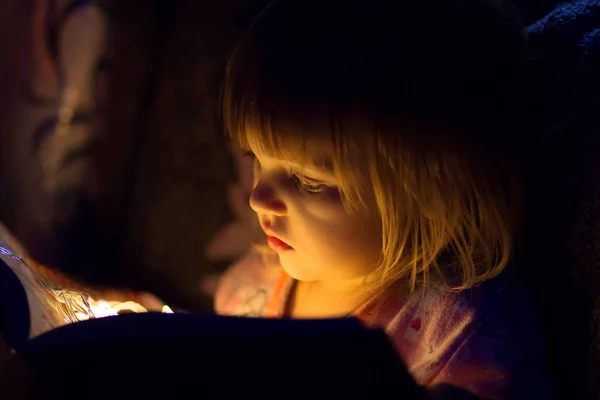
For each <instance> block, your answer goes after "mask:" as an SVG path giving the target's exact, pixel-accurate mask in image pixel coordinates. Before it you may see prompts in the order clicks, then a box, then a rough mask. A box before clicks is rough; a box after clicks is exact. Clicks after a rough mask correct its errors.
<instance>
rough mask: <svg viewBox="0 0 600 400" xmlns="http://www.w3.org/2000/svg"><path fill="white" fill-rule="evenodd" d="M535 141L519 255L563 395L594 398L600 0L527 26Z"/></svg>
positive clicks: (599, 339)
mask: <svg viewBox="0 0 600 400" xmlns="http://www.w3.org/2000/svg"><path fill="white" fill-rule="evenodd" d="M525 32H526V34H527V36H528V39H529V46H530V48H529V51H530V63H531V67H532V72H533V74H532V81H533V84H534V93H535V96H534V101H533V104H532V105H531V114H532V115H534V116H535V118H536V119H537V129H536V131H535V132H532V134H537V140H536V142H537V146H536V148H535V150H534V151H533V152H532V153H535V154H532V156H531V157H532V159H531V160H530V161H531V167H532V168H531V175H530V177H529V178H530V180H529V182H528V186H529V189H530V190H531V192H530V194H531V195H530V196H529V200H530V203H529V227H530V229H529V232H528V233H529V238H528V242H527V244H526V246H524V254H525V256H524V257H523V258H522V259H523V260H524V261H525V262H524V263H523V267H522V269H523V271H522V272H523V274H524V275H526V276H527V277H528V280H529V283H530V285H531V287H532V292H533V293H534V295H535V296H536V298H537V300H538V305H539V309H540V313H541V315H542V316H543V317H544V319H545V322H546V324H547V333H548V340H549V350H550V353H551V356H552V358H553V360H551V361H552V363H553V365H554V372H555V379H554V381H555V382H557V383H558V384H559V385H560V386H561V389H562V396H561V398H577V399H579V398H582V399H587V398H594V399H600V382H599V381H598V380H597V377H599V376H600V201H599V200H600V1H599V0H588V1H573V2H565V3H562V4H559V5H558V6H556V7H555V8H554V9H553V10H552V11H551V12H549V13H547V14H546V15H544V16H543V17H542V18H540V19H538V20H537V21H536V22H534V23H533V24H531V25H529V26H528V27H527V28H526V31H525Z"/></svg>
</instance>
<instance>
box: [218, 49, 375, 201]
mask: <svg viewBox="0 0 600 400" xmlns="http://www.w3.org/2000/svg"><path fill="white" fill-rule="evenodd" d="M251 49H252V47H251V46H250V45H249V44H248V43H247V41H246V42H245V41H242V42H241V43H240V45H239V46H238V48H237V49H236V50H235V52H234V53H233V55H232V57H231V59H230V61H229V64H228V69H227V73H226V77H225V86H224V92H223V114H224V115H223V116H224V123H225V129H226V131H227V134H228V136H229V137H230V138H231V139H232V140H233V141H234V142H236V144H237V145H239V146H240V147H241V148H242V149H245V150H248V151H252V152H255V153H260V154H262V155H264V156H266V157H270V158H276V159H281V160H286V161H291V162H294V163H296V164H299V165H301V166H303V167H312V168H318V169H327V170H329V171H331V172H332V173H333V174H334V175H335V177H336V181H337V182H338V187H339V189H340V192H341V193H342V199H343V200H344V204H345V206H346V207H347V209H348V210H353V209H356V208H357V207H358V206H359V204H361V203H362V201H363V199H362V198H361V194H360V190H359V188H360V187H361V182H363V180H364V179H363V178H364V177H362V176H361V171H360V169H359V168H358V167H357V166H356V163H353V162H352V161H351V160H354V161H355V160H356V159H357V155H360V154H361V153H363V152H364V149H365V146H368V145H369V142H373V140H372V138H371V139H369V138H370V137H371V136H369V135H365V134H364V133H365V128H364V126H365V120H366V118H360V117H358V116H359V115H365V114H366V113H360V112H357V110H353V111H352V112H350V111H348V110H346V111H340V110H343V108H342V107H340V106H338V105H336V104H335V102H332V101H331V100H330V99H331V96H330V95H329V93H327V90H326V88H320V90H316V89H315V88H314V87H313V88H312V90H310V93H307V92H306V93H300V92H298V91H295V90H290V88H289V86H288V85H287V83H282V84H280V85H277V84H276V82H273V81H271V82H270V83H269V84H264V85H261V84H259V82H261V81H264V74H265V71H264V70H261V66H260V62H259V60H258V59H259V57H260V53H253V52H252V51H251ZM262 69H264V68H262ZM280 82H282V81H280ZM359 119H362V120H363V121H359ZM361 137H362V138H363V139H365V140H361V139H360V138H361Z"/></svg>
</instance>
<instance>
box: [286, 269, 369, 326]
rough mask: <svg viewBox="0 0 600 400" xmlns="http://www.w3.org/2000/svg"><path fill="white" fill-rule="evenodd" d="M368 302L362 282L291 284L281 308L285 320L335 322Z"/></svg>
mask: <svg viewBox="0 0 600 400" xmlns="http://www.w3.org/2000/svg"><path fill="white" fill-rule="evenodd" d="M369 300H370V296H369V293H367V292H366V291H365V289H364V280H363V279H362V278H360V279H356V280H352V281H344V282H336V283H332V282H321V281H318V282H317V281H315V282H305V281H295V282H294V284H293V286H292V289H291V290H290V295H289V296H288V301H287V304H286V307H285V316H286V317H289V318H298V319H302V318H339V317H347V316H350V315H352V314H354V313H355V312H356V311H357V310H358V309H359V308H360V307H361V306H362V305H363V304H365V303H366V302H368V301H369Z"/></svg>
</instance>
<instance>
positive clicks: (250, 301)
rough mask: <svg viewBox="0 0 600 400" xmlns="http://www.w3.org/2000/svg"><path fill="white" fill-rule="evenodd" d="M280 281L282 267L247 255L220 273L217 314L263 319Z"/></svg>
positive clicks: (254, 254) (216, 303)
mask: <svg viewBox="0 0 600 400" xmlns="http://www.w3.org/2000/svg"><path fill="white" fill-rule="evenodd" d="M280 278H281V267H280V266H279V265H277V264H275V263H269V262H267V261H266V259H265V257H264V256H263V255H261V254H257V253H255V252H249V253H248V254H246V255H245V256H243V257H242V258H241V259H239V260H238V261H237V262H235V263H234V264H233V265H232V266H231V267H229V268H228V269H227V271H226V272H225V273H224V274H223V276H222V277H221V279H220V281H219V285H218V288H217V291H216V294H215V311H216V312H217V314H220V315H235V316H246V317H264V316H265V313H266V310H267V305H268V302H269V300H270V299H271V297H272V295H273V292H274V290H275V288H276V286H277V284H278V283H279V281H280Z"/></svg>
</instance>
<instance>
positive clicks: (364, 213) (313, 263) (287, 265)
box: [250, 154, 381, 282]
mask: <svg viewBox="0 0 600 400" xmlns="http://www.w3.org/2000/svg"><path fill="white" fill-rule="evenodd" d="M365 175H368V174H365ZM337 185H338V182H337V181H336V178H335V176H334V174H333V172H332V171H330V170H328V169H326V168H319V167H302V166H300V165H299V164H296V163H293V162H290V161H286V160H278V159H273V158H269V157H266V156H264V155H261V154H255V161H254V189H253V191H252V194H251V196H250V206H251V207H252V209H253V210H254V211H255V212H256V213H257V215H258V219H259V221H260V224H261V226H262V228H263V230H264V231H265V233H266V234H267V236H268V243H269V246H270V247H271V248H272V249H273V250H275V251H276V252H277V253H278V255H279V260H280V262H281V266H282V267H283V269H284V270H285V271H286V272H287V273H288V274H289V275H290V276H292V277H293V278H295V279H297V280H301V281H322V282H341V281H349V280H354V279H359V278H363V277H365V276H366V275H368V274H369V273H371V272H373V270H374V268H375V266H376V263H377V260H378V256H379V254H380V251H381V224H380V219H379V217H378V215H377V211H376V208H375V205H374V201H372V203H373V204H370V203H369V205H368V206H365V207H362V208H361V209H359V210H353V211H352V212H350V213H349V212H348V211H346V209H345V208H344V205H343V204H342V199H341V195H340V193H339V191H338V189H337ZM364 186H365V187H370V184H369V183H368V182H366V184H365V185H364ZM365 197H366V198H369V197H372V196H365Z"/></svg>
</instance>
